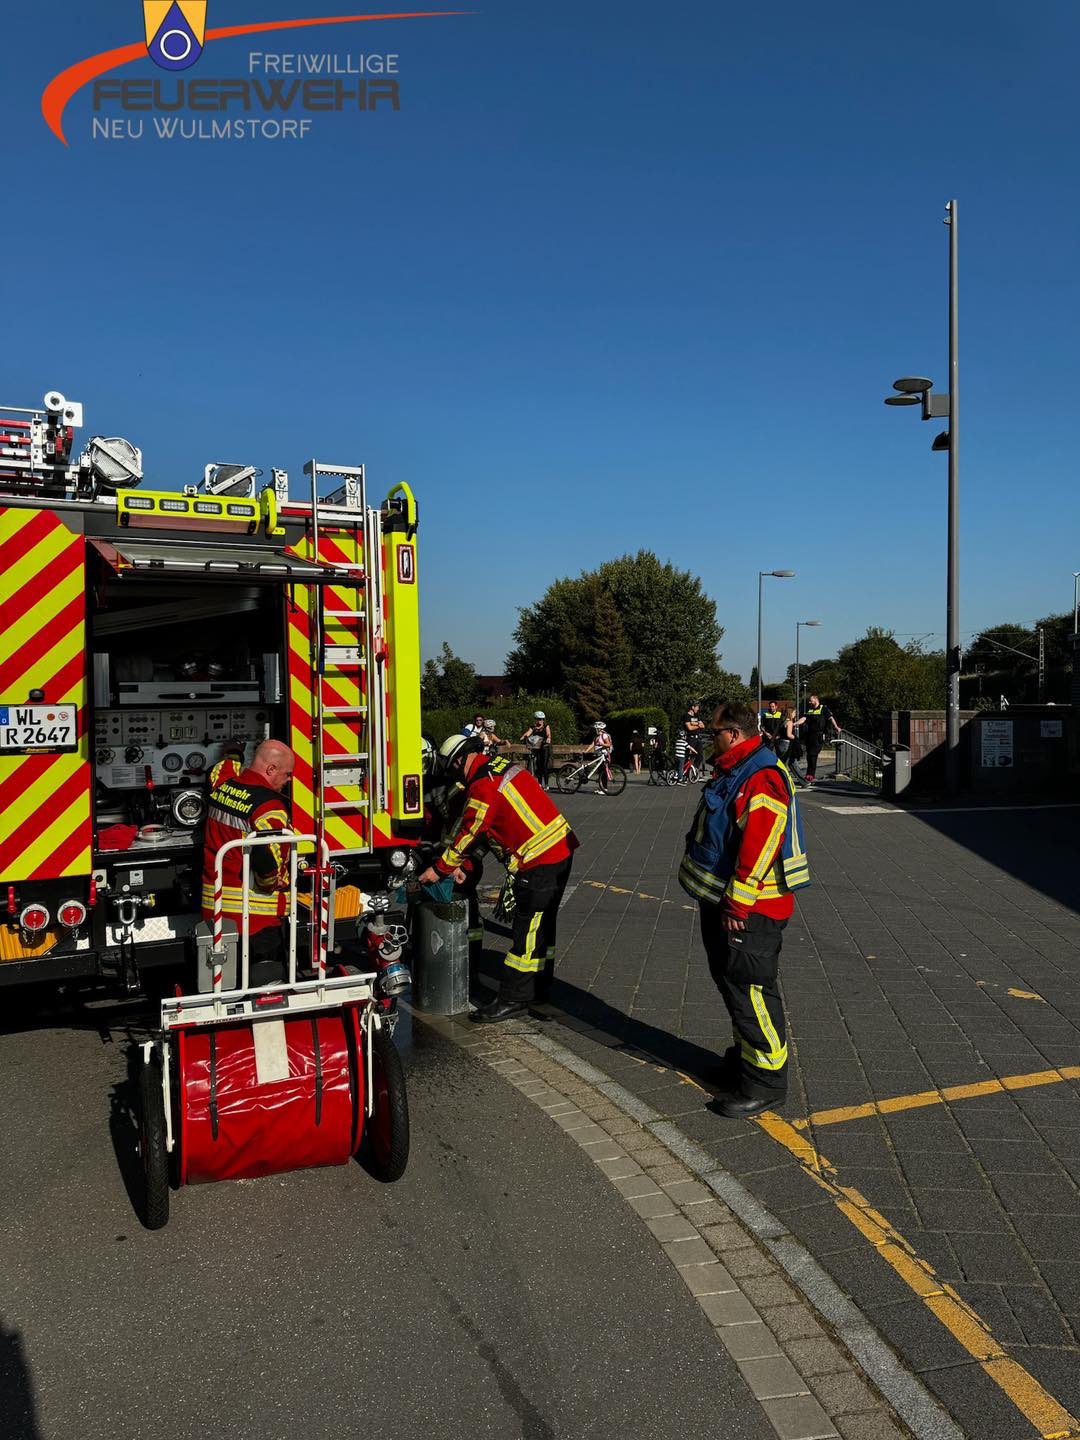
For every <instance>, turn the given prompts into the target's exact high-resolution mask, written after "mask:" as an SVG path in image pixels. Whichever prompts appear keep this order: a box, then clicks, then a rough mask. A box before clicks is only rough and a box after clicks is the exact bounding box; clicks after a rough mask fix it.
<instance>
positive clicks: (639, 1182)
mask: <svg viewBox="0 0 1080 1440" xmlns="http://www.w3.org/2000/svg"><path fill="white" fill-rule="evenodd" d="M614 1184H615V1189H616V1190H618V1192H619V1194H620V1195H625V1197H626V1198H627V1200H632V1199H634V1198H635V1197H636V1196H640V1195H660V1194H662V1193H663V1192H662V1191H661V1189H660V1187H659V1185H657V1183H656V1181H655V1180H653V1179H651V1178H650V1177H649V1176H648V1175H645V1174H638V1175H626V1176H617V1177H615V1180H614Z"/></svg>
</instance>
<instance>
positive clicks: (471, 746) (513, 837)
mask: <svg viewBox="0 0 1080 1440" xmlns="http://www.w3.org/2000/svg"><path fill="white" fill-rule="evenodd" d="M449 767H450V769H451V772H454V771H456V772H457V774H458V775H459V776H460V780H461V783H462V784H463V785H464V786H465V808H464V810H463V811H462V815H461V819H460V820H459V821H458V824H457V827H456V828H455V830H454V832H453V834H452V835H451V836H450V839H449V842H448V844H447V846H446V848H445V850H444V851H443V853H442V854H441V855H440V856H439V858H438V859H437V860H436V861H435V863H434V864H433V865H432V866H430V868H429V869H427V870H425V871H424V873H423V874H422V875H421V876H420V881H421V883H422V884H431V883H434V882H435V881H437V880H439V879H441V878H443V877H444V876H447V875H453V877H454V879H455V880H456V881H457V882H458V883H462V882H463V881H464V880H465V879H466V878H467V874H468V870H469V868H471V866H472V856H473V854H474V853H475V850H476V849H477V848H479V847H480V846H482V845H486V846H487V848H488V849H489V850H491V851H492V853H493V854H495V855H497V856H498V857H499V859H501V860H502V861H503V862H504V863H505V865H506V868H507V871H508V873H509V875H510V876H511V877H512V879H513V891H514V914H513V937H512V941H511V946H510V950H509V953H508V954H507V955H506V956H505V958H504V961H503V970H502V975H501V977H500V981H499V990H498V993H497V994H496V995H495V996H494V997H493V998H492V999H491V1000H490V1001H489V1002H488V1003H487V1004H486V1005H483V1006H481V1008H480V1009H479V1010H477V1011H476V1012H475V1014H474V1015H473V1017H472V1018H473V1019H474V1020H476V1021H478V1022H480V1023H481V1024H496V1023H498V1022H499V1021H501V1020H510V1019H512V1018H513V1017H514V1016H515V1015H520V1014H521V1013H522V1012H523V1011H524V1010H525V1008H526V1006H527V1005H528V1004H529V1002H530V1001H531V1000H533V999H536V1000H540V1001H544V1000H546V999H547V996H548V991H549V989H550V985H551V977H552V974H553V972H554V968H555V926H556V920H557V918H558V913H559V905H560V904H561V903H562V897H563V892H564V891H565V889H566V884H567V881H568V880H569V878H570V867H571V865H572V863H573V854H574V851H575V850H576V849H577V846H578V840H577V837H576V836H575V834H574V832H573V831H572V830H571V829H570V825H569V822H568V821H567V820H566V818H565V816H564V815H563V814H562V813H561V812H560V811H559V810H558V808H557V807H556V805H555V803H554V801H553V800H552V799H551V797H550V795H546V794H545V793H544V791H543V790H542V789H541V788H540V784H539V782H538V781H537V780H536V779H535V777H534V776H532V775H530V774H529V772H528V770H527V769H526V768H525V766H524V765H517V764H513V763H512V762H511V761H509V760H507V759H505V758H504V757H503V756H498V755H496V756H488V755H486V754H484V752H483V751H482V750H481V749H479V748H478V747H477V745H476V742H475V741H473V740H466V741H464V742H463V743H462V745H461V746H460V747H459V748H458V749H457V750H456V751H455V752H454V754H453V755H452V756H451V759H450V761H449Z"/></svg>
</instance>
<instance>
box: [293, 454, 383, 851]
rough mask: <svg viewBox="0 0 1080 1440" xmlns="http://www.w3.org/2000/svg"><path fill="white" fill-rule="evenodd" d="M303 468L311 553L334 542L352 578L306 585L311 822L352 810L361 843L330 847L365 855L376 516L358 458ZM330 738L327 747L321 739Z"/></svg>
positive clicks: (377, 669) (372, 776)
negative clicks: (329, 486)
mask: <svg viewBox="0 0 1080 1440" xmlns="http://www.w3.org/2000/svg"><path fill="white" fill-rule="evenodd" d="M304 473H305V474H306V475H308V476H310V478H311V515H310V520H309V522H308V529H309V534H308V536H307V539H308V543H309V544H310V546H311V554H312V556H313V557H319V556H320V546H321V544H322V543H323V542H324V541H327V540H336V541H338V542H339V543H338V547H337V548H339V549H344V550H345V551H346V553H347V555H348V557H349V559H348V561H347V562H343V561H342V560H341V559H340V557H339V556H336V555H335V557H334V559H333V564H334V566H335V568H337V569H344V570H347V571H350V572H352V575H353V577H354V579H353V582H352V583H349V582H341V583H340V584H337V585H335V586H333V587H330V586H321V585H320V586H313V587H312V590H311V596H312V600H311V638H310V644H311V667H312V702H313V703H312V794H313V802H312V803H313V809H314V815H313V820H314V822H315V831H316V833H317V834H318V835H319V836H320V837H322V836H324V835H325V834H326V830H327V821H328V819H329V818H330V817H331V816H333V815H335V814H341V815H343V816H344V817H346V818H352V819H356V818H359V817H361V816H362V817H363V820H364V843H362V844H359V843H358V844H355V845H342V844H340V843H336V842H335V843H333V844H331V852H332V854H333V855H359V854H366V853H368V852H370V851H371V850H372V848H373V835H374V826H375V817H376V815H377V814H379V813H380V812H381V811H385V810H386V808H387V765H386V740H387V736H386V701H385V677H384V673H383V666H384V661H385V653H386V646H385V640H384V634H383V576H382V517H381V515H380V513H379V511H378V510H369V509H368V505H367V490H366V485H365V479H364V467H363V466H362V465H358V466H347V465H321V464H319V462H318V461H316V460H314V459H312V460H310V461H309V462H308V463H307V464H306V465H305V466H304ZM325 480H336V481H338V482H339V484H338V488H337V489H336V490H335V491H333V492H332V493H331V494H329V495H325V496H320V494H319V484H320V482H321V481H325ZM341 597H344V600H345V603H344V604H342V599H341ZM354 686H355V688H356V690H357V692H358V701H357V703H356V704H346V705H342V704H340V703H338V702H339V699H340V695H341V692H342V691H343V690H345V691H346V692H348V693H351V692H352V690H353V688H354ZM328 692H329V696H328ZM331 731H332V736H331ZM331 738H332V739H333V741H334V745H333V749H330V748H329V747H328V744H327V742H328V740H329V739H331ZM342 745H343V746H344V748H343V749H342V748H339V747H341V746H342ZM328 790H329V791H331V792H333V793H335V794H337V795H338V796H340V795H341V793H342V791H343V790H350V791H352V790H355V791H356V792H358V793H356V794H355V795H354V796H350V797H348V798H338V799H327V791H328Z"/></svg>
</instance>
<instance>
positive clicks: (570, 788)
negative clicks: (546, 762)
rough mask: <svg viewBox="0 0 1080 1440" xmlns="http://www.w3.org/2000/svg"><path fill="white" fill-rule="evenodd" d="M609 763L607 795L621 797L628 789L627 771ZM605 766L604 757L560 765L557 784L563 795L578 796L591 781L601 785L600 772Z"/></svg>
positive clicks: (556, 774) (556, 779) (556, 772)
mask: <svg viewBox="0 0 1080 1440" xmlns="http://www.w3.org/2000/svg"><path fill="white" fill-rule="evenodd" d="M606 763H607V772H608V783H607V793H608V794H609V795H621V794H622V792H623V791H624V790H625V789H626V771H625V770H624V769H623V768H622V766H621V765H612V764H611V763H610V761H608V762H606ZM604 764H605V759H604V756H603V755H597V756H596V757H595V758H593V759H589V758H588V756H586V757H585V758H584V759H583V760H578V761H576V762H575V761H569V762H568V763H567V764H565V765H560V766H559V768H558V770H556V771H555V783H556V784H557V785H558V787H559V791H560V793H561V794H563V795H576V794H577V792H578V791H579V790H580V789H581V787H582V785H584V784H585V783H586V782H587V781H589V780H595V781H596V783H597V784H598V785H599V783H600V780H599V775H600V771H601V769H602V768H603V766H604Z"/></svg>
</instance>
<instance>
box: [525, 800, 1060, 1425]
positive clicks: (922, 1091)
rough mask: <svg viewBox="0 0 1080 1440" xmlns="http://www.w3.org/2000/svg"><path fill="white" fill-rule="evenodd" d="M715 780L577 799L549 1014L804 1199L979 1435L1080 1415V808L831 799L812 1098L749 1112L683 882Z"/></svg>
mask: <svg viewBox="0 0 1080 1440" xmlns="http://www.w3.org/2000/svg"><path fill="white" fill-rule="evenodd" d="M696 799H697V792H696V790H686V789H680V790H675V791H672V790H664V789H661V790H657V789H655V788H650V787H648V786H645V785H643V784H640V783H632V784H631V785H630V786H629V787H628V788H627V790H626V792H625V793H624V794H623V795H622V796H619V797H612V798H605V799H601V798H599V797H595V796H577V797H573V798H571V799H569V800H566V801H565V802H564V804H565V808H566V812H567V814H568V815H569V817H570V818H571V820H572V822H573V824H574V825H575V828H576V829H577V831H578V834H579V836H580V837H581V840H582V842H583V848H582V851H581V852H580V855H579V860H578V864H577V866H576V868H575V873H574V882H575V888H574V890H573V892H572V893H571V894H570V895H569V898H568V900H567V903H566V905H565V906H564V910H563V914H562V921H561V927H560V940H559V949H560V960H559V965H558V972H557V984H556V989H555V995H554V1000H555V1002H556V1005H557V1007H558V1008H559V1010H560V1011H561V1012H562V1013H563V1016H564V1024H560V1025H559V1026H557V1027H548V1028H549V1030H556V1031H557V1035H558V1038H559V1039H560V1040H562V1041H563V1043H565V1044H567V1045H568V1046H570V1047H571V1048H572V1049H573V1050H575V1051H576V1052H577V1053H578V1054H580V1055H582V1056H584V1057H585V1058H587V1059H588V1060H589V1061H590V1062H591V1063H593V1064H595V1065H597V1066H599V1067H600V1068H601V1069H603V1070H604V1071H605V1072H606V1073H607V1074H609V1075H610V1076H612V1078H613V1079H615V1080H617V1081H618V1082H619V1083H620V1084H621V1085H623V1086H625V1087H626V1088H627V1089H628V1090H630V1091H631V1092H632V1093H633V1094H634V1095H636V1096H637V1097H639V1098H640V1099H641V1100H643V1101H644V1102H645V1103H646V1104H648V1105H649V1106H650V1107H651V1109H652V1110H653V1111H655V1112H656V1113H657V1114H658V1115H660V1116H662V1117H664V1118H666V1119H669V1120H673V1121H674V1122H675V1123H676V1124H677V1126H678V1129H679V1131H680V1132H681V1133H682V1134H683V1135H684V1136H686V1137H688V1139H689V1140H690V1141H693V1142H695V1143H696V1145H697V1146H698V1147H700V1150H701V1151H702V1152H704V1153H706V1154H707V1155H708V1156H709V1157H711V1159H712V1160H713V1162H719V1163H720V1164H721V1165H722V1166H723V1167H724V1168H725V1169H726V1170H728V1171H729V1172H730V1173H731V1175H733V1176H735V1177H738V1178H739V1179H740V1180H741V1181H742V1182H743V1183H744V1184H745V1186H746V1187H747V1189H748V1190H749V1191H750V1192H751V1193H752V1195H753V1196H755V1197H756V1198H757V1199H758V1200H759V1201H760V1202H761V1203H762V1204H764V1205H765V1206H767V1207H768V1208H769V1210H770V1211H771V1212H772V1213H773V1215H775V1216H778V1217H780V1219H781V1221H782V1222H783V1224H784V1225H785V1226H786V1227H788V1228H789V1229H790V1231H791V1232H792V1234H793V1235H794V1236H795V1237H797V1239H798V1240H799V1241H801V1242H802V1244H803V1245H805V1246H806V1248H807V1249H808V1250H809V1251H810V1253H811V1254H812V1255H813V1256H814V1257H816V1258H817V1259H818V1260H819V1261H820V1262H821V1263H822V1265H823V1266H824V1267H825V1269H826V1270H827V1271H828V1273H829V1274H830V1275H831V1276H832V1277H833V1279H834V1280H835V1281H836V1282H837V1283H838V1284H839V1285H840V1286H841V1287H842V1289H843V1290H844V1291H845V1292H846V1293H847V1294H848V1295H850V1296H851V1297H852V1299H853V1300H854V1301H855V1303H856V1304H857V1305H858V1306H859V1307H860V1309H861V1310H862V1311H863V1313H864V1314H865V1315H866V1317H867V1318H868V1319H869V1320H870V1321H871V1322H872V1324H873V1325H874V1326H875V1327H876V1328H877V1329H878V1330H879V1331H880V1333H881V1334H882V1335H883V1336H885V1337H886V1339H887V1340H888V1341H889V1342H890V1344H891V1345H892V1346H893V1347H894V1348H895V1350H896V1352H897V1353H898V1354H899V1355H900V1356H901V1357H902V1359H903V1360H904V1361H905V1363H906V1364H907V1365H909V1366H910V1367H911V1369H912V1370H913V1371H915V1372H916V1373H918V1374H919V1375H921V1376H922V1377H923V1379H924V1380H925V1381H926V1383H927V1385H928V1386H929V1387H930V1388H931V1389H932V1390H933V1391H934V1392H935V1393H936V1394H937V1395H938V1396H939V1397H940V1399H941V1400H942V1402H943V1403H944V1404H945V1406H946V1407H947V1408H948V1409H949V1410H950V1411H951V1413H952V1414H953V1415H954V1417H955V1418H956V1420H957V1421H958V1423H959V1424H960V1425H961V1426H962V1427H963V1428H964V1429H965V1431H966V1432H967V1433H968V1434H970V1435H972V1436H973V1437H978V1440H992V1437H1000V1440H1022V1437H1027V1436H1034V1435H1040V1434H1041V1435H1060V1436H1064V1435H1076V1434H1080V1422H1078V1421H1077V1419H1076V1418H1075V1417H1077V1416H1080V1346H1078V1343H1077V1336H1078V1333H1080V1263H1078V1262H1077V1251H1078V1248H1080V1247H1078V1244H1077V1238H1076V1237H1077V1226H1078V1221H1080V1188H1078V1185H1077V1182H1078V1180H1080V1087H1078V1080H1080V975H1078V973H1077V964H1076V961H1077V956H1078V954H1080V915H1078V914H1077V912H1076V910H1075V909H1074V908H1072V906H1071V905H1070V904H1069V903H1068V901H1069V900H1070V898H1071V897H1072V896H1074V895H1075V894H1076V892H1077V889H1078V887H1077V884H1076V875H1077V873H1078V870H1077V859H1078V856H1077V840H1076V835H1077V833H1078V823H1077V822H1078V819H1080V810H1078V809H1072V810H1067V809H1057V810H1055V809H1046V808H1039V809H1033V810H1030V811H1025V810H1008V809H1003V810H997V809H987V808H985V807H980V808H979V809H977V810H974V811H972V810H969V807H967V806H961V807H958V808H955V809H949V808H948V807H936V808H933V809H932V810H930V811H928V812H927V813H906V812H903V811H899V810H897V809H895V808H894V807H891V806H886V805H881V804H878V803H876V802H869V801H867V799H866V798H865V797H858V798H856V797H854V796H852V795H851V793H850V792H849V791H847V792H846V791H845V790H844V788H843V787H842V786H837V787H828V786H825V787H823V788H822V789H820V790H818V791H815V792H814V793H812V794H810V795H809V796H807V797H806V798H805V816H806V823H807V830H808V836H809V841H808V843H809V848H810V855H811V866H812V872H813V876H814V882H815V883H814V885H813V887H812V888H811V889H810V890H808V891H806V892H804V895H803V898H800V902H799V911H798V914H797V916H796V919H795V920H794V921H793V923H792V925H791V926H790V928H789V930H788V932H787V936H786V940H785V950H784V959H783V965H782V970H783V979H784V988H785V995H786V999H787V1003H788V1008H789V1018H790V1027H791V1041H792V1056H793V1060H792V1067H791V1069H792V1086H791V1095H790V1098H789V1103H788V1105H787V1107H786V1108H785V1111H784V1114H783V1116H782V1117H763V1119H762V1120H761V1121H759V1122H746V1123H742V1122H731V1121H728V1120H725V1119H723V1118H722V1117H720V1116H719V1115H717V1114H716V1113H714V1112H713V1111H711V1110H710V1109H709V1108H708V1101H709V1096H708V1095H707V1094H706V1093H704V1092H703V1090H702V1089H701V1087H700V1084H699V1083H697V1082H696V1079H695V1077H696V1076H698V1075H700V1073H701V1069H702V1067H703V1066H704V1065H706V1064H708V1063H710V1062H711V1061H712V1060H713V1059H714V1056H715V1051H716V1050H717V1049H722V1048H723V1046H724V1044H726V1043H727V1041H726V1032H727V1029H728V1027H727V1023H726V1017H724V1016H723V1011H722V1007H721V1005H720V1003H719V1000H718V998H717V996H716V994H715V991H714V990H713V987H712V985H711V982H710V981H709V978H708V974H707V971H706V968H705V965H704V961H703V957H702V954H701V949H700V943H699V940H698V936H697V926H696V910H695V907H694V906H692V905H691V904H690V902H689V900H688V898H687V897H686V896H685V895H684V894H683V893H682V891H681V890H680V889H679V888H678V886H677V884H676V882H675V878H674V875H675V869H676V865H677V858H678V856H679V854H680V853H681V848H682V836H683V834H684V833H685V830H686V828H687V826H688V823H689V820H690V816H691V814H692V811H693V807H694V804H695V802H696ZM680 1072H681V1073H680Z"/></svg>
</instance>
